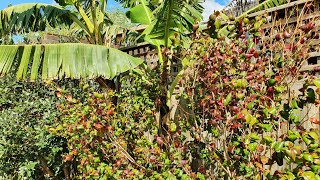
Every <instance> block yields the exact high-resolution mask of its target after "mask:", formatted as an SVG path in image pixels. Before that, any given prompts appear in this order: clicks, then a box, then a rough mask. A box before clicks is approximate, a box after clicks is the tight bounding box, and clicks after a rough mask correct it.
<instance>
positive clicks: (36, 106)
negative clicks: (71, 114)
mask: <svg viewBox="0 0 320 180" xmlns="http://www.w3.org/2000/svg"><path fill="white" fill-rule="evenodd" d="M0 111H1V113H0V136H1V140H0V176H2V177H8V178H9V177H10V178H14V179H17V178H26V179H43V178H44V177H48V176H52V177H53V176H59V175H61V173H62V171H61V168H60V167H61V165H62V159H61V153H62V152H63V150H64V149H63V144H64V140H63V139H61V138H57V137H55V136H53V135H51V134H49V132H48V131H47V130H46V126H48V125H52V124H53V122H54V121H55V119H56V118H57V117H58V115H59V114H60V113H59V112H58V111H57V109H56V98H55V96H54V93H53V92H52V91H50V89H49V88H47V87H46V86H45V85H44V84H40V83H22V82H21V83H18V82H15V81H14V80H12V78H5V79H1V82H0Z"/></svg>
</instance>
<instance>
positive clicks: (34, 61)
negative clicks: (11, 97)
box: [0, 43, 143, 81]
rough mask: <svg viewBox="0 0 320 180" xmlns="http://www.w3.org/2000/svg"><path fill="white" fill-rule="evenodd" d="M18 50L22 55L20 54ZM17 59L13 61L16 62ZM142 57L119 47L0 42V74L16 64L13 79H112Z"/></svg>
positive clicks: (133, 66) (137, 63) (137, 62)
mask: <svg viewBox="0 0 320 180" xmlns="http://www.w3.org/2000/svg"><path fill="white" fill-rule="evenodd" d="M21 54H22V55H21ZM16 61H17V62H16ZM142 62H143V61H142V60H141V59H139V58H134V57H132V56H130V55H128V54H126V53H124V52H122V51H119V50H117V49H113V48H107V47H105V46H100V45H90V44H81V43H64V44H46V45H25V46H19V45H3V46H0V75H1V76H4V75H6V74H8V73H9V72H11V71H12V67H13V64H18V70H17V72H16V74H17V79H18V80H21V79H27V78H30V80H32V81H34V80H36V79H38V78H39V77H40V76H41V79H43V80H46V79H61V78H72V79H80V78H96V77H103V78H106V79H113V78H114V77H115V76H116V75H118V74H120V73H123V72H126V71H128V70H129V69H132V68H135V67H137V66H138V65H140V64H141V63H142Z"/></svg>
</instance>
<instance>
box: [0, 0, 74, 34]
mask: <svg viewBox="0 0 320 180" xmlns="http://www.w3.org/2000/svg"><path fill="white" fill-rule="evenodd" d="M72 22H73V21H72V19H71V14H70V13H69V11H68V10H65V9H63V8H62V7H59V6H55V5H49V4H42V3H29V4H21V5H16V6H11V7H8V8H6V9H3V10H1V11H0V36H2V35H7V34H9V33H21V32H23V33H24V32H30V31H40V30H44V29H45V28H46V27H47V26H48V25H50V26H52V27H57V26H61V24H67V25H70V24H72Z"/></svg>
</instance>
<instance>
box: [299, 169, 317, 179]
mask: <svg viewBox="0 0 320 180" xmlns="http://www.w3.org/2000/svg"><path fill="white" fill-rule="evenodd" d="M301 177H303V178H304V180H314V179H315V174H314V173H313V172H312V171H304V172H303V173H302V174H301Z"/></svg>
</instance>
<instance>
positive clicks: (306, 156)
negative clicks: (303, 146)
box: [303, 154, 313, 162]
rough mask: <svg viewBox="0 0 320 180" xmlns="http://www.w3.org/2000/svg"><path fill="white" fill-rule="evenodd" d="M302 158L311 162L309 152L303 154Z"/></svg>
mask: <svg viewBox="0 0 320 180" xmlns="http://www.w3.org/2000/svg"><path fill="white" fill-rule="evenodd" d="M303 159H305V160H306V161H309V162H313V157H312V155H311V154H303Z"/></svg>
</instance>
